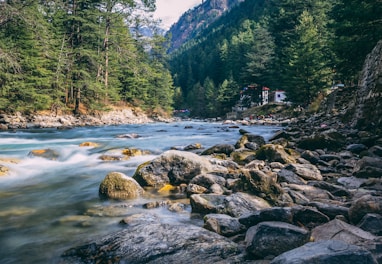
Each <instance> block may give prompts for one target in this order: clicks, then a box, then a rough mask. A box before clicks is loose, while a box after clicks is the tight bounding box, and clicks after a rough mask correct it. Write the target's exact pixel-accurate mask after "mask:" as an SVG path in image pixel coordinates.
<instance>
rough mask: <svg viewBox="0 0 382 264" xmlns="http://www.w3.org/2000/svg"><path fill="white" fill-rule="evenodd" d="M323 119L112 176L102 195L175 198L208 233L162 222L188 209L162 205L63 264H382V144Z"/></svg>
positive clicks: (165, 157) (175, 153)
mask: <svg viewBox="0 0 382 264" xmlns="http://www.w3.org/2000/svg"><path fill="white" fill-rule="evenodd" d="M323 121H324V118H323V117H319V116H315V117H310V118H307V119H305V120H302V119H301V120H300V122H299V123H296V124H294V125H291V126H289V127H288V128H285V129H283V130H280V131H279V132H277V133H276V134H275V135H274V136H273V138H271V139H270V140H269V142H265V140H264V139H263V138H262V137H261V136H258V135H253V134H250V133H247V132H246V131H245V130H240V132H241V135H239V134H238V140H237V143H236V144H235V145H229V144H218V145H215V146H213V147H212V148H209V149H199V148H197V147H195V148H192V147H189V148H187V149H188V151H185V150H169V151H166V152H164V153H163V154H162V155H160V156H158V157H157V158H155V159H153V160H151V161H149V162H146V163H144V164H142V165H141V166H139V167H138V168H137V170H136V172H135V174H134V176H133V177H127V176H126V175H124V174H122V173H115V172H114V173H110V174H109V175H108V176H107V177H106V178H105V180H104V181H103V182H102V183H101V184H100V195H101V197H103V198H108V199H134V198H136V197H139V196H140V195H145V194H144V193H145V191H147V190H151V191H152V190H153V189H154V190H157V191H167V192H170V193H172V194H173V195H178V196H182V197H187V199H189V203H190V205H191V208H192V215H194V216H195V215H198V216H201V217H203V221H204V225H203V226H195V225H191V224H188V225H186V224H170V223H166V222H163V221H161V220H160V218H159V217H157V216H155V215H154V214H152V213H151V212H150V210H149V208H153V207H164V208H167V209H168V210H171V211H173V212H177V213H182V212H183V210H184V208H185V206H186V204H182V203H179V202H174V201H170V200H158V201H157V202H154V203H150V204H146V205H143V206H144V207H146V208H148V210H147V214H143V215H132V216H129V217H127V218H124V219H121V222H120V224H121V225H123V226H124V228H123V229H122V231H119V232H117V233H113V234H110V235H108V236H106V237H102V238H99V240H95V241H89V244H85V245H83V246H79V247H75V248H72V249H68V250H67V251H65V252H64V253H63V255H62V258H61V260H62V262H63V263H88V262H112V263H114V262H121V263H124V262H126V263H179V261H181V262H190V263H208V262H211V261H214V262H217V263H260V262H259V261H261V263H338V261H341V262H342V263H350V262H352V263H382V182H381V177H382V166H381V164H382V138H381V137H378V136H376V135H372V134H370V133H369V132H366V131H359V130H356V129H350V130H349V129H348V128H344V127H343V126H342V124H339V123H338V122H339V121H338V120H334V121H332V122H333V123H331V124H327V125H326V126H323V125H322V122H323ZM302 124H304V125H302ZM307 124H309V126H308V125H307ZM195 146H197V144H195Z"/></svg>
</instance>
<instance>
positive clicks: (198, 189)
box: [187, 183, 208, 196]
mask: <svg viewBox="0 0 382 264" xmlns="http://www.w3.org/2000/svg"><path fill="white" fill-rule="evenodd" d="M207 191H208V189H207V188H205V187H203V186H200V185H197V184H193V183H190V184H188V185H187V195H188V196H190V195H192V194H200V193H206V192H207Z"/></svg>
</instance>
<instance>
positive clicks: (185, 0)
mask: <svg viewBox="0 0 382 264" xmlns="http://www.w3.org/2000/svg"><path fill="white" fill-rule="evenodd" d="M201 3H202V0H156V7H157V9H156V11H155V13H154V17H155V18H157V19H158V18H159V19H161V20H162V24H163V27H164V28H166V29H168V28H170V26H171V25H172V24H174V23H175V22H176V21H178V19H179V17H180V16H181V15H182V14H183V13H184V12H186V11H187V10H188V9H190V8H193V7H194V6H196V5H199V4H201Z"/></svg>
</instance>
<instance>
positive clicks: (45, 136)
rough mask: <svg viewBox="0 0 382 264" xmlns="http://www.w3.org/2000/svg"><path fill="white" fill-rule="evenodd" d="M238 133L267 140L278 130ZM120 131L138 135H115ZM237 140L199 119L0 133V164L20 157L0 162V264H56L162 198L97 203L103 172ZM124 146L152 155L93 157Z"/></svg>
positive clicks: (231, 131)
mask: <svg viewBox="0 0 382 264" xmlns="http://www.w3.org/2000/svg"><path fill="white" fill-rule="evenodd" d="M242 128H244V129H246V130H247V131H250V132H251V133H256V134H259V135H262V136H264V137H265V138H266V139H268V138H269V137H270V136H271V135H272V134H273V133H274V132H275V131H276V130H277V129H278V128H277V127H267V126H246V127H242ZM125 134H137V135H139V137H138V138H119V137H118V136H120V135H125ZM239 138H240V134H239V132H238V129H237V128H229V127H228V126H227V125H222V124H220V123H205V122H181V123H153V124H142V125H122V126H103V127H80V128H74V129H69V130H57V129H38V130H19V131H16V132H10V131H3V132H0V160H1V159H2V158H14V159H18V160H19V161H18V163H2V164H3V165H6V166H7V167H8V168H10V173H9V175H7V176H2V177H0V263H3V264H4V263H55V262H56V261H57V258H58V256H59V255H60V254H61V253H62V252H63V251H64V250H66V249H68V248H70V247H72V246H75V245H78V244H81V243H84V242H87V241H89V239H91V238H92V237H99V236H101V235H102V234H106V233H110V232H112V231H115V230H118V229H119V228H121V226H119V225H118V222H119V221H120V220H121V219H122V218H123V217H124V216H127V215H131V214H133V213H137V212H147V211H144V209H142V204H143V203H145V202H148V201H152V200H158V199H168V198H169V197H161V198H158V197H156V196H155V195H151V196H145V197H143V198H139V199H136V200H132V201H110V200H109V201H108V200H101V199H100V198H99V197H98V187H99V184H100V183H101V181H102V180H103V178H104V177H105V176H106V175H107V174H108V173H109V172H112V171H119V172H122V173H125V174H126V175H129V176H132V175H133V174H134V171H135V169H136V167H137V166H138V165H139V164H141V163H143V162H145V161H148V160H151V159H153V158H155V157H156V156H157V155H159V154H160V153H162V152H164V151H166V150H169V149H170V148H171V147H174V146H178V147H181V146H183V147H184V146H186V145H189V144H193V143H201V144H202V146H203V147H204V148H208V147H210V146H213V145H215V144H220V143H231V144H234V143H235V142H236V141H237V140H238V139H239ZM87 141H91V142H96V143H98V144H99V147H97V148H92V147H79V144H81V143H83V142H87ZM124 148H138V149H142V150H148V151H150V152H151V153H152V154H151V155H146V156H140V157H133V158H131V159H129V160H126V161H113V162H106V161H102V160H100V159H99V157H100V156H101V155H104V154H111V155H113V154H116V153H120V152H121V150H122V149H124ZM36 149H52V150H54V151H56V152H57V153H58V158H57V159H56V160H48V159H45V158H41V157H32V156H30V155H28V154H29V153H30V151H32V150H36ZM187 209H188V211H190V208H187ZM152 211H153V212H155V213H156V214H158V215H159V216H161V217H162V218H163V219H164V220H165V221H181V222H190V221H193V220H192V219H191V218H190V214H189V213H183V214H179V213H172V212H169V211H167V210H166V209H164V208H158V209H154V210H152Z"/></svg>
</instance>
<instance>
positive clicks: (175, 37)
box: [167, 0, 244, 52]
mask: <svg viewBox="0 0 382 264" xmlns="http://www.w3.org/2000/svg"><path fill="white" fill-rule="evenodd" d="M243 1H244V0H207V1H204V2H203V3H202V4H200V5H198V6H196V7H195V8H193V9H190V10H189V11H187V12H186V13H184V14H183V15H182V16H181V17H180V18H179V20H178V22H176V23H175V24H173V25H172V26H171V28H170V29H169V31H168V32H167V36H169V37H171V44H170V48H169V51H170V52H171V51H173V50H175V49H177V48H179V47H180V46H181V45H182V44H184V43H185V42H187V41H188V40H190V39H192V38H194V37H195V36H197V34H198V33H199V32H201V31H202V30H204V29H205V28H207V27H208V26H209V25H210V24H211V23H213V22H214V21H215V20H217V19H218V18H219V17H221V16H222V15H223V14H224V13H225V12H227V11H229V10H230V9H231V8H232V7H234V6H236V5H237V4H239V3H241V2H243Z"/></svg>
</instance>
